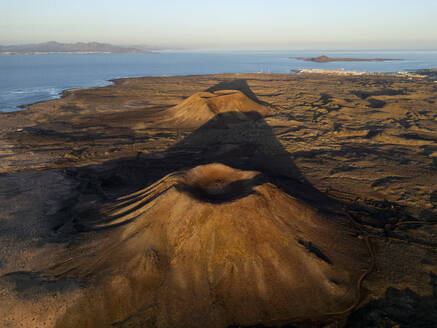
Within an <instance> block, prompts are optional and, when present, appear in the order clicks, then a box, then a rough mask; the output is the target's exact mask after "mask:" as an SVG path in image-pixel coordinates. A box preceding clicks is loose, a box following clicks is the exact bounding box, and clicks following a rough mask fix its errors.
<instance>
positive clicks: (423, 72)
mask: <svg viewBox="0 0 437 328" xmlns="http://www.w3.org/2000/svg"><path fill="white" fill-rule="evenodd" d="M436 70H437V68H429V69H418V70H412V71H408V72H366V71H354V70H344V69H333V70H329V69H320V68H309V69H295V70H291V71H290V73H262V72H253V73H224V74H228V75H232V74H233V75H239V74H273V75H289V74H321V75H336V76H395V77H399V78H407V79H413V78H417V79H426V78H429V79H436V80H437V74H436V73H435V72H436ZM210 75H211V76H212V75H223V74H194V75H193V74H181V75H172V76H166V75H163V76H162V77H190V76H210ZM153 77H156V76H134V77H120V78H111V79H108V80H104V81H102V83H104V84H105V85H101V86H99V85H97V86H90V87H76V88H67V89H62V90H60V91H59V92H58V95H57V96H56V97H54V98H50V99H43V100H40V101H36V102H32V103H28V104H22V105H18V106H17V107H16V108H19V109H18V110H15V111H6V112H0V115H1V114H5V113H13V112H18V111H23V110H27V109H28V108H29V107H30V106H32V105H35V104H38V103H44V102H47V101H51V100H56V99H62V98H63V97H64V96H65V94H67V93H69V92H74V91H76V90H83V89H97V88H105V87H108V86H111V85H113V84H117V83H118V82H119V81H123V80H127V79H141V78H153Z"/></svg>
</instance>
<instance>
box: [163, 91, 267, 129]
mask: <svg viewBox="0 0 437 328" xmlns="http://www.w3.org/2000/svg"><path fill="white" fill-rule="evenodd" d="M225 112H235V113H239V114H238V115H239V116H240V117H244V116H245V113H247V112H258V113H259V114H261V115H262V116H266V115H268V114H269V113H270V109H269V108H268V107H266V106H264V105H261V104H259V103H257V102H256V101H254V100H252V99H251V98H249V97H248V96H247V95H246V94H244V93H243V92H241V91H239V90H216V91H212V92H198V93H195V94H194V95H192V96H190V97H188V98H187V99H185V100H184V101H183V102H181V103H180V104H178V105H176V106H174V107H172V108H170V109H168V110H166V111H165V113H164V116H163V117H162V118H161V120H160V122H159V123H158V124H164V125H167V126H178V127H184V128H186V127H198V126H200V125H202V124H204V123H206V122H207V121H209V120H210V119H212V118H213V117H214V116H215V115H217V114H220V113H225Z"/></svg>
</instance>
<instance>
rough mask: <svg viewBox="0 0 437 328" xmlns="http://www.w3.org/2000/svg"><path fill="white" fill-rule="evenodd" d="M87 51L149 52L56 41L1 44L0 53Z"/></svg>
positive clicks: (107, 45) (110, 45)
mask: <svg viewBox="0 0 437 328" xmlns="http://www.w3.org/2000/svg"><path fill="white" fill-rule="evenodd" d="M89 53H151V51H149V50H145V49H138V48H130V47H122V46H115V45H112V44H108V43H99V42H88V43H85V42H77V43H60V42H56V41H50V42H44V43H35V44H22V45H11V46H2V45H0V55H34V54H89Z"/></svg>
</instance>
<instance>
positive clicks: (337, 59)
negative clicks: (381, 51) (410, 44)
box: [292, 56, 402, 63]
mask: <svg viewBox="0 0 437 328" xmlns="http://www.w3.org/2000/svg"><path fill="white" fill-rule="evenodd" d="M292 58H296V59H299V60H305V61H311V62H316V63H329V62H382V61H392V60H402V59H391V58H345V57H328V56H319V57H292Z"/></svg>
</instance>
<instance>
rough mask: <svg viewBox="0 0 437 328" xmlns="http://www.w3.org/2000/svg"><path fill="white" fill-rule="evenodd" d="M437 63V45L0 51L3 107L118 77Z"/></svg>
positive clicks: (393, 68) (408, 67) (396, 68)
mask: <svg viewBox="0 0 437 328" xmlns="http://www.w3.org/2000/svg"><path fill="white" fill-rule="evenodd" d="M320 55H327V56H330V57H351V58H390V59H400V60H396V61H382V62H328V63H317V62H310V61H302V60H298V59H296V58H295V57H317V56H320ZM435 67H437V50H420V51H419V50H402V51H400V50H397V51H370V50H360V51H358V50H351V51H333V50H330V51H326V50H319V51H316V50H311V51H274V52H273V51H272V52H269V51H245V52H243V51H235V52H209V51H205V52H161V53H151V54H38V55H2V56H0V112H12V111H17V110H23V109H25V108H20V106H25V105H29V104H32V103H35V102H40V101H47V100H51V99H56V98H59V97H60V96H61V95H62V92H63V91H64V90H67V89H75V88H89V87H101V86H106V85H110V84H111V80H114V79H118V78H130V77H142V76H173V75H175V76H177V75H205V74H222V73H282V74H287V73H292V72H293V71H294V70H299V69H326V70H338V69H344V70H345V71H364V72H374V73H389V72H406V71H414V70H417V69H428V68H435Z"/></svg>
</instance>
